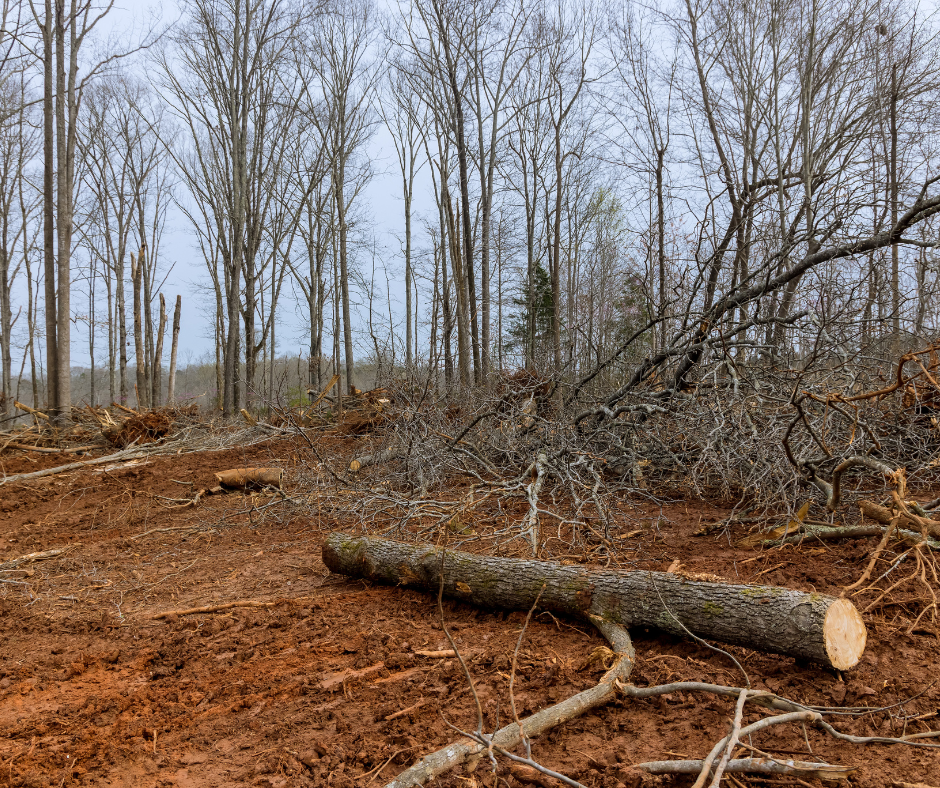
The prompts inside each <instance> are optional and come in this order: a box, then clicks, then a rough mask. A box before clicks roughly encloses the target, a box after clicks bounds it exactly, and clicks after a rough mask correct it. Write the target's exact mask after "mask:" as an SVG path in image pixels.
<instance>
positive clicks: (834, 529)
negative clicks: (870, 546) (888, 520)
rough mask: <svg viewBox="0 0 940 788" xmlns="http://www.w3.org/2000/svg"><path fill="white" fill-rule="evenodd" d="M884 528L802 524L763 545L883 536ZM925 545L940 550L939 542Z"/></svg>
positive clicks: (915, 540) (908, 536)
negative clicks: (799, 527) (780, 537)
mask: <svg viewBox="0 0 940 788" xmlns="http://www.w3.org/2000/svg"><path fill="white" fill-rule="evenodd" d="M884 533H885V528H884V526H881V525H845V526H829V525H804V526H803V527H802V528H801V529H800V530H799V531H798V532H797V533H794V534H790V535H789V536H786V537H784V538H782V539H765V540H764V541H763V542H762V544H763V545H764V547H779V546H781V545H785V544H800V543H801V542H805V541H808V540H811V539H816V540H818V541H820V542H837V541H839V540H841V539H864V538H866V537H871V536H879V537H881V536H884ZM893 535H894V536H896V537H897V538H898V539H900V540H902V541H904V542H907V543H908V544H920V543H922V542H923V541H924V537H923V535H922V534H920V533H915V532H914V531H908V530H900V529H896V530H895V531H894V534H893ZM926 544H927V546H928V547H930V548H931V549H932V550H940V542H938V541H936V540H934V539H928V540H927V542H926Z"/></svg>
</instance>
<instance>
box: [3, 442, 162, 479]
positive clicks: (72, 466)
mask: <svg viewBox="0 0 940 788" xmlns="http://www.w3.org/2000/svg"><path fill="white" fill-rule="evenodd" d="M146 454H147V452H146V451H145V450H143V447H141V446H133V447H131V448H128V449H124V450H123V451H119V452H116V453H114V454H108V455H107V456H105V457H93V458H92V459H90V460H82V461H80V462H70V463H69V464H68V465H59V466H57V467H55V468H46V469H45V470H44V471H33V472H32V473H17V474H14V475H13V476H6V477H4V478H3V479H0V486H2V485H4V484H10V483H12V482H25V481H29V480H30V479H39V478H42V477H43V476H56V475H58V474H60V473H68V472H69V471H77V470H79V469H81V468H87V467H88V466H90V465H102V464H104V463H107V462H114V461H115V460H124V459H127V458H128V457H144V456H146Z"/></svg>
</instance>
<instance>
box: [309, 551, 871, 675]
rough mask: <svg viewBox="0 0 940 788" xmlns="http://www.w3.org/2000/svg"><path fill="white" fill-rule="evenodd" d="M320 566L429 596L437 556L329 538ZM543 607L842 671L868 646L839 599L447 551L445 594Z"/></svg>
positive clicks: (481, 602) (857, 620) (482, 602)
mask: <svg viewBox="0 0 940 788" xmlns="http://www.w3.org/2000/svg"><path fill="white" fill-rule="evenodd" d="M323 563H324V564H326V566H327V568H328V569H330V570H331V571H333V572H337V573H340V574H346V575H356V576H360V577H366V578H369V579H370V580H374V581H377V582H381V583H387V584H390V585H406V586H411V587H416V588H422V589H426V590H431V591H435V590H437V588H438V586H439V585H440V584H441V569H440V567H441V550H440V549H439V548H434V547H430V546H411V545H406V544H402V543H400V542H393V541H390V540H387V539H377V538H368V537H354V536H350V535H348V534H342V533H338V532H335V533H332V534H330V536H329V537H327V539H326V541H325V542H324V544H323ZM543 585H544V586H545V591H544V592H543V593H542V597H541V599H540V607H541V608H543V609H545V610H550V611H552V612H555V613H562V614H566V615H571V616H574V617H577V618H581V619H588V620H592V617H594V616H596V617H599V618H601V619H606V620H616V621H619V622H620V623H621V624H623V625H625V626H644V627H653V628H656V629H660V630H663V631H666V632H670V633H672V634H676V635H683V636H684V635H686V634H687V632H688V631H692V632H693V633H694V634H695V635H696V636H699V637H703V638H708V639H712V640H719V641H722V642H725V643H733V644H736V645H741V646H745V647H746V648H750V649H755V650H760V651H769V652H775V653H779V654H787V655H790V656H795V657H802V658H805V659H811V660H814V661H817V662H820V663H822V664H824V665H827V666H831V667H835V668H836V669H838V670H846V669H848V668H851V667H853V666H854V665H855V664H856V663H857V662H858V660H859V658H860V657H861V654H862V652H863V651H864V648H865V640H866V631H865V625H864V623H863V621H862V617H861V615H860V614H859V612H858V610H856V608H855V606H854V605H853V604H852V603H851V602H849V601H848V600H846V599H835V598H834V597H829V596H824V595H822V594H807V593H804V592H802V591H795V590H792V589H788V588H780V587H774V586H759V585H733V584H730V583H728V584H725V583H714V582H700V581H693V580H690V579H688V578H684V577H681V576H679V575H676V574H670V573H664V572H619V571H615V570H588V569H585V568H584V567H580V566H571V565H568V566H565V565H561V564H558V563H554V562H549V561H534V560H523V559H513V558H493V557H490V556H480V555H473V554H471V553H464V552H459V551H448V560H447V566H446V568H445V571H444V580H443V587H444V593H445V594H447V595H448V596H449V597H452V598H457V599H460V600H463V601H466V602H472V603H473V604H476V605H478V606H481V607H496V608H509V609H516V610H520V609H521V610H528V609H529V608H531V607H532V605H533V603H534V601H535V598H536V595H537V594H538V593H539V590H540V589H541V588H542V587H543Z"/></svg>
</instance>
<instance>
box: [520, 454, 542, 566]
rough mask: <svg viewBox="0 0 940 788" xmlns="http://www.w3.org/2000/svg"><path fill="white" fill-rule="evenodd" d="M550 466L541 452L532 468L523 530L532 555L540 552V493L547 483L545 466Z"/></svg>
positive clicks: (527, 489) (527, 488) (527, 490)
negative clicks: (545, 482) (543, 485)
mask: <svg viewBox="0 0 940 788" xmlns="http://www.w3.org/2000/svg"><path fill="white" fill-rule="evenodd" d="M547 464H548V457H547V456H546V455H545V452H544V451H540V452H539V453H538V455H537V456H536V458H535V462H533V463H532V465H531V466H529V467H530V469H531V472H532V474H533V475H534V477H535V478H534V479H532V482H531V483H530V484H529V485H528V486H527V487H526V498H528V500H529V511H528V513H527V514H526V516H525V520H523V525H522V530H523V532H524V533H527V534H528V536H529V542H530V543H531V544H532V555H538V552H539V541H540V536H541V535H540V532H539V493H540V492H541V491H542V484H543V483H544V481H545V466H546V465H547Z"/></svg>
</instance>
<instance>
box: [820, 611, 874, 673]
mask: <svg viewBox="0 0 940 788" xmlns="http://www.w3.org/2000/svg"><path fill="white" fill-rule="evenodd" d="M823 637H824V638H825V641H826V654H827V656H828V657H829V661H830V662H831V663H832V667H834V668H835V669H836V670H848V669H849V668H854V667H855V666H856V665H857V664H858V661H859V659H861V657H862V653H863V652H864V651H865V641H866V640H867V638H868V634H867V632H866V631H865V622H864V621H862V614H861V613H859V612H858V609H857V608H856V607H855V605H853V604H852V603H851V602H849V600H848V599H837V600H836V601H835V602H833V603H832V604H831V605H830V606H829V610H827V611H826V618H825V620H824V622H823Z"/></svg>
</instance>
